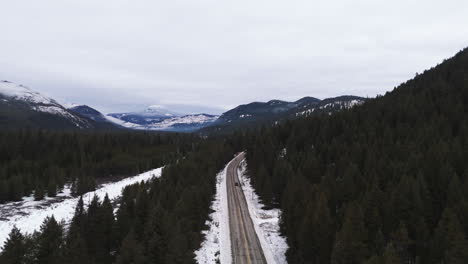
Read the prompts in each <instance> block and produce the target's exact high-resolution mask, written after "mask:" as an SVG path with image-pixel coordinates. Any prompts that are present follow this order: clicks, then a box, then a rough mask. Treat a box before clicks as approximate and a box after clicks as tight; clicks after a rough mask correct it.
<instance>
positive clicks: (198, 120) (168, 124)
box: [107, 113, 218, 132]
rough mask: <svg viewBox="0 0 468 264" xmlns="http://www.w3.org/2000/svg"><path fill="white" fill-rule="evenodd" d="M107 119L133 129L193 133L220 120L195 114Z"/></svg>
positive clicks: (131, 114)
mask: <svg viewBox="0 0 468 264" xmlns="http://www.w3.org/2000/svg"><path fill="white" fill-rule="evenodd" d="M107 119H108V120H109V121H112V122H114V123H115V124H118V125H120V126H123V127H126V128H131V129H138V130H161V131H172V132H192V131H195V130H198V129H201V128H204V127H207V126H210V125H211V124H213V123H214V122H215V121H216V120H217V119H218V116H216V115H209V114H193V115H182V116H171V117H169V116H163V117H162V116H159V117H157V116H150V117H148V116H147V117H145V116H142V115H139V114H138V113H130V114H109V115H107ZM127 120H128V121H127Z"/></svg>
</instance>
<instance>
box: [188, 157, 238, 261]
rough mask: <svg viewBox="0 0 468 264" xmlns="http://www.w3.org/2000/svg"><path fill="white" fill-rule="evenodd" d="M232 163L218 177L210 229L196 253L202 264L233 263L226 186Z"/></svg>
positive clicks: (208, 224) (205, 233) (206, 231)
mask: <svg viewBox="0 0 468 264" xmlns="http://www.w3.org/2000/svg"><path fill="white" fill-rule="evenodd" d="M231 162H232V161H230V162H229V163H228V164H227V165H226V167H225V168H224V169H223V170H222V171H221V172H219V173H218V175H217V176H216V195H215V199H214V201H213V202H212V204H211V209H212V210H213V211H214V212H213V213H211V214H210V219H211V220H209V221H207V223H206V224H207V226H208V227H209V229H208V230H205V231H203V234H204V235H205V240H204V241H203V242H202V244H201V247H200V249H198V250H197V251H195V260H196V261H197V263H200V264H216V263H232V252H231V236H230V230H229V210H228V200H227V186H226V169H227V167H228V166H229V164H230V163H231Z"/></svg>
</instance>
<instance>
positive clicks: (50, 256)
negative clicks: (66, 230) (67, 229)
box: [36, 216, 63, 264]
mask: <svg viewBox="0 0 468 264" xmlns="http://www.w3.org/2000/svg"><path fill="white" fill-rule="evenodd" d="M62 249H63V227H62V226H61V225H60V224H59V223H57V221H56V220H55V218H54V217H53V216H52V217H47V218H46V219H45V220H44V222H43V223H42V225H41V229H40V235H39V238H38V249H37V256H36V258H37V264H61V263H63V251H62Z"/></svg>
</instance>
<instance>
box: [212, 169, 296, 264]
mask: <svg viewBox="0 0 468 264" xmlns="http://www.w3.org/2000/svg"><path fill="white" fill-rule="evenodd" d="M246 171H247V163H246V160H243V161H242V163H241V167H240V168H238V170H237V173H238V175H239V177H240V181H241V182H242V190H243V191H244V195H245V198H246V200H247V205H248V207H249V213H250V217H251V218H252V221H253V223H254V227H255V232H256V233H257V236H258V239H259V240H260V244H261V245H262V249H263V253H264V255H265V258H266V260H267V263H269V264H273V263H276V264H283V263H287V261H286V250H287V249H288V244H287V243H286V238H284V237H282V236H281V234H280V228H279V220H280V216H281V210H280V209H270V210H264V209H262V208H263V207H264V205H263V204H262V203H261V202H260V198H259V197H258V195H257V194H256V193H255V190H254V189H253V187H252V185H251V184H250V178H248V176H247V175H246ZM221 263H223V262H221Z"/></svg>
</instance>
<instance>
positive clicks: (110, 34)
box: [0, 0, 468, 112]
mask: <svg viewBox="0 0 468 264" xmlns="http://www.w3.org/2000/svg"><path fill="white" fill-rule="evenodd" d="M2 10H3V12H2V15H1V16H0V28H1V32H2V33H1V37H0V58H1V60H0V72H1V75H0V79H9V80H11V81H15V82H19V83H23V84H26V85H28V86H30V87H32V88H33V89H36V90H38V91H41V92H44V93H46V94H49V95H52V96H54V97H58V98H60V99H62V100H63V101H68V102H76V103H86V104H90V105H93V106H97V107H98V108H100V109H102V110H104V111H121V110H136V109H138V108H141V107H143V106H144V105H147V104H163V105H179V106H180V105H191V106H195V107H191V108H190V109H194V110H193V111H196V110H197V106H210V107H212V108H224V109H225V108H229V107H232V106H235V105H238V104H241V103H246V102H250V101H255V100H269V99H272V98H278V99H285V100H294V99H298V98H300V97H302V96H306V95H308V96H315V97H319V98H324V97H330V96H336V95H341V94H355V95H361V96H375V95H376V94H381V93H384V92H385V91H387V90H390V89H392V88H393V87H394V86H396V85H398V84H399V83H400V82H402V81H404V80H406V79H408V78H411V77H412V76H414V74H415V73H416V72H421V71H423V70H424V69H426V68H428V67H431V66H434V65H435V64H436V63H438V62H440V61H442V60H443V59H444V58H447V57H450V56H452V55H453V54H454V53H455V52H457V51H458V50H460V49H462V48H463V47H465V46H468V27H467V26H466V25H467V24H468V17H467V16H466V14H467V13H468V2H467V1H463V0H458V1H457V0H447V1H432V0H430V1H414V0H405V1H403V0H395V1H382V0H341V1H307V0H302V1H295V0H292V1H277V0H268V1H263V0H250V1H246V0H238V1H214V0H197V1H193V0H171V1H150V0H139V1H129V0H125V1H124V0H113V1H110V0H98V1H96V0H45V1H7V2H5V3H2ZM212 108H210V109H211V111H212V112H216V109H212ZM204 109H207V108H204Z"/></svg>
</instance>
